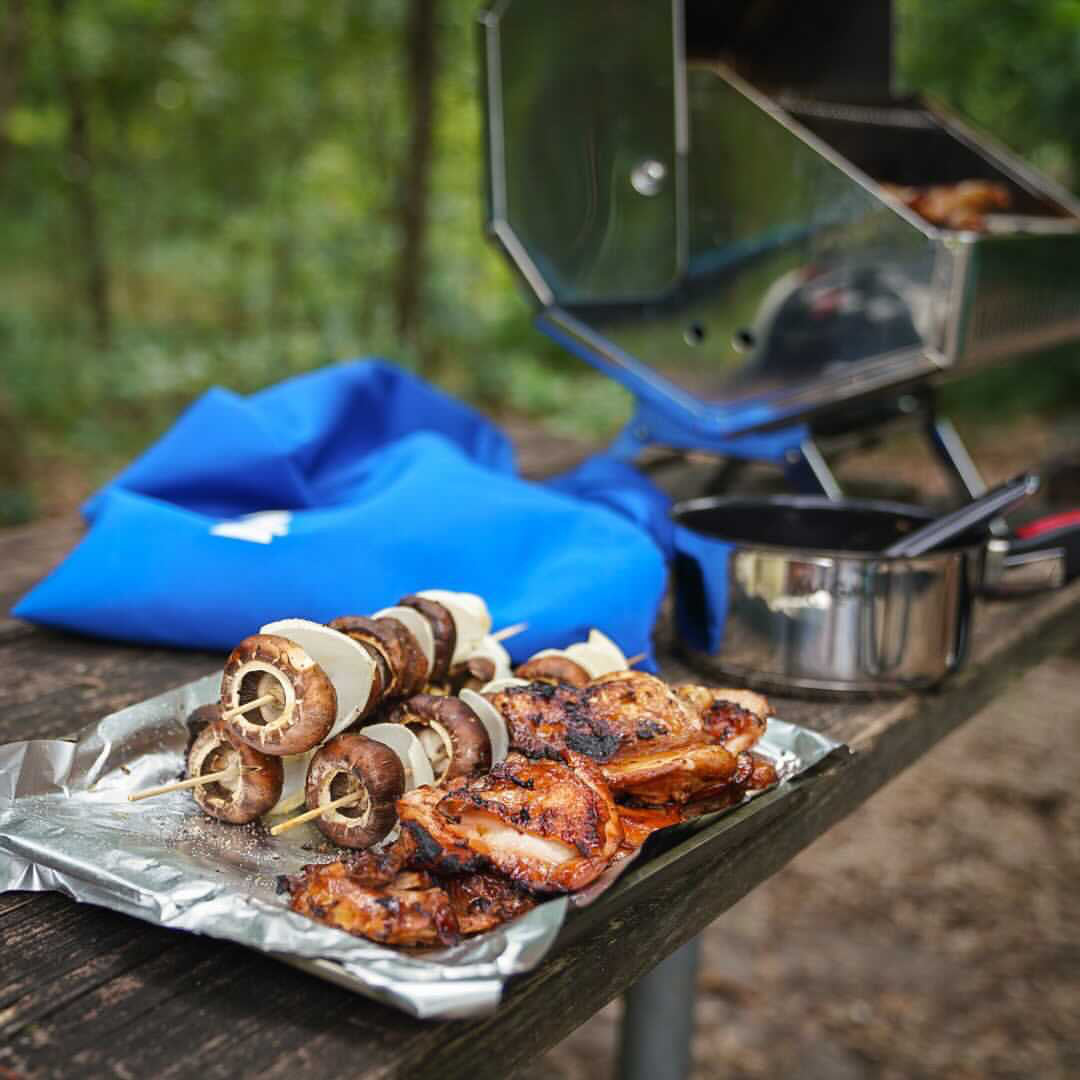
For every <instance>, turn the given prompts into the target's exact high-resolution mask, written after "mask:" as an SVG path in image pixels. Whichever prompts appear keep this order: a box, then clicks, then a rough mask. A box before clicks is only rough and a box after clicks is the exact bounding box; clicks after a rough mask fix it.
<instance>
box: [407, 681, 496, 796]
mask: <svg viewBox="0 0 1080 1080" xmlns="http://www.w3.org/2000/svg"><path fill="white" fill-rule="evenodd" d="M390 722H391V723H397V724H403V725H405V727H407V728H409V729H416V734H417V737H418V738H419V740H420V744H421V745H422V746H423V748H424V752H425V753H426V755H427V758H428V760H429V761H430V762H431V768H432V770H433V772H434V774H435V782H436V783H437V784H438V783H443V782H444V781H446V780H453V779H454V778H455V777H458V776H471V775H472V774H473V773H476V772H487V770H488V769H490V768H491V763H492V762H491V757H492V754H491V751H492V747H491V739H490V738H489V736H488V733H487V731H486V730H485V728H484V725H483V724H482V723H481V721H480V720H479V719H478V718H477V716H476V714H475V713H474V712H473V711H472V709H470V708H469V706H468V705H467V704H465V702H463V701H461V700H460V699H459V698H452V697H442V696H438V695H435V694H416V695H414V696H413V697H411V698H409V699H408V700H407V701H404V702H402V703H401V704H400V705H398V706H397V707H396V708H395V709H394V710H393V712H391V714H390Z"/></svg>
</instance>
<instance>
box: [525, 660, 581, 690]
mask: <svg viewBox="0 0 1080 1080" xmlns="http://www.w3.org/2000/svg"><path fill="white" fill-rule="evenodd" d="M514 674H515V675H516V676H517V677H518V678H519V679H529V680H530V681H531V682H554V683H566V684H568V685H569V686H576V687H577V688H578V689H579V690H580V689H581V688H583V687H586V686H588V685H589V679H590V676H589V673H588V672H587V671H586V670H585V669H584V668H583V667H582V666H581V665H580V664H578V663H575V662H574V661H573V660H571V659H570V658H569V657H566V656H537V657H534V658H533V659H532V660H526V661H525V663H524V664H522V665H520V666H519V667H518V668H517V670H516V671H515V672H514Z"/></svg>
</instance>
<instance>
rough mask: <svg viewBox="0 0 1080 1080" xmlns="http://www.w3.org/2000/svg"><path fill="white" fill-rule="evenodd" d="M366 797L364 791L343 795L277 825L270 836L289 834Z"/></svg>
mask: <svg viewBox="0 0 1080 1080" xmlns="http://www.w3.org/2000/svg"><path fill="white" fill-rule="evenodd" d="M365 795H366V793H365V792H363V791H353V792H351V793H350V794H348V795H342V796H341V798H340V799H334V800H333V801H332V802H328V803H323V804H322V805H321V806H316V807H315V809H314V810H307V811H305V812H304V813H303V814H297V815H296V817H294V818H289V820H288V821H283V822H282V823H281V824H280V825H275V826H274V827H273V828H272V829H271V830H270V835H271V836H279V835H280V834H281V833H283V832H288V831H289V829H294V828H296V826H297V825H303V824H304V822H305V821H314V819H315V818H317V817H322V815H323V814H326V813H329V812H330V811H331V810H336V809H337V808H338V807H339V806H351V805H352V804H353V803H357V802H359V801H360V800H361V799H363V798H364V797H365Z"/></svg>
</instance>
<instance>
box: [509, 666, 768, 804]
mask: <svg viewBox="0 0 1080 1080" xmlns="http://www.w3.org/2000/svg"><path fill="white" fill-rule="evenodd" d="M489 700H490V701H491V703H492V704H493V705H494V706H495V708H496V709H498V711H499V712H500V713H501V714H502V716H503V717H504V719H505V720H506V723H507V727H508V729H509V732H510V743H511V746H513V747H514V748H515V749H516V750H519V751H521V752H522V753H524V754H527V755H528V756H530V757H544V756H547V757H552V758H557V757H558V756H560V755H561V754H562V753H564V752H565V751H566V750H567V749H571V750H577V751H580V752H581V753H583V754H587V755H588V756H589V757H592V758H594V759H595V760H596V761H598V762H599V763H600V765H601V771H602V772H603V775H604V779H605V780H606V781H607V782H608V784H609V785H610V786H611V789H612V790H613V791H614V792H615V793H616V794H617V795H619V796H621V797H623V798H633V799H635V800H638V801H640V802H644V803H648V804H653V805H658V804H662V803H669V802H674V803H685V802H687V801H689V800H691V799H699V798H704V797H706V796H708V795H709V794H711V793H712V792H714V791H715V790H716V789H717V788H718V787H721V786H723V785H724V784H726V783H728V782H729V781H730V780H731V778H732V776H733V774H734V773H735V769H736V764H735V757H734V755H735V754H738V753H740V752H741V751H743V750H745V749H747V748H748V747H749V746H752V745H753V744H754V743H755V742H756V741H757V740H758V738H760V736H761V733H762V732H763V731H764V729H765V718H766V716H767V715H768V712H769V704H768V702H767V701H766V700H765V698H763V697H761V695H760V694H753V693H751V692H749V691H740V690H723V691H717V690H710V689H707V688H706V687H702V686H690V685H687V686H680V687H676V688H675V689H672V688H671V687H669V686H668V685H667V684H666V683H665V682H663V681H662V680H661V679H658V678H656V677H655V676H653V675H649V674H647V673H645V672H642V671H619V672H613V673H612V674H610V675H603V676H601V677H600V678H598V679H595V680H593V681H592V682H591V683H590V684H589V685H588V686H586V687H583V688H576V687H572V686H566V685H562V686H551V685H548V684H545V683H531V684H530V685H528V686H512V687H507V688H506V689H504V690H500V691H498V692H497V693H495V694H492V695H490V696H489Z"/></svg>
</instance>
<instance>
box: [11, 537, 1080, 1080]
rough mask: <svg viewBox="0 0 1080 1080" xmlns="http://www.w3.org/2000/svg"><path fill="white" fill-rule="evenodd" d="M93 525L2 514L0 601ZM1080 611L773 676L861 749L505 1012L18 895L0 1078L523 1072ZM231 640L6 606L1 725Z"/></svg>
mask: <svg viewBox="0 0 1080 1080" xmlns="http://www.w3.org/2000/svg"><path fill="white" fill-rule="evenodd" d="M79 534H80V526H79V524H78V522H77V521H75V520H73V519H72V520H68V519H57V520H50V521H45V522H42V523H39V524H34V525H31V526H27V527H22V528H18V529H13V530H8V531H6V532H0V610H2V611H4V612H6V611H7V610H8V609H9V607H10V604H11V602H12V601H13V600H14V599H15V598H16V597H17V596H18V595H20V594H21V592H22V591H24V590H25V589H26V588H27V587H29V586H30V585H31V584H33V583H34V582H35V581H36V580H37V579H39V578H40V577H41V576H42V575H43V574H44V573H45V572H46V571H47V570H49V569H50V568H51V567H52V566H53V565H54V564H55V563H56V562H58V561H59V559H60V558H62V557H63V555H64V554H65V553H66V552H67V551H68V550H70V548H71V546H72V545H73V544H74V543H75V542H76V540H77V538H78V536H79ZM1078 616H1080V581H1077V582H1074V583H1073V584H1072V585H1070V586H1068V587H1066V588H1065V589H1062V590H1059V591H1057V592H1047V593H1043V594H1039V595H1036V596H1033V597H1030V598H1026V599H1024V600H1020V601H999V602H993V603H986V602H981V603H980V605H979V608H978V611H977V617H976V622H975V633H974V639H973V648H972V655H971V657H970V659H969V661H968V663H967V665H966V667H965V668H964V669H963V670H962V671H960V672H959V673H957V674H956V675H954V676H953V677H951V678H950V679H949V680H947V682H946V683H945V684H944V685H943V686H942V687H941V688H940V689H939V690H938V691H935V692H931V693H925V694H917V695H916V694H912V695H908V696H905V697H900V698H884V699H877V700H873V699H857V700H856V699H844V700H836V699H832V700H797V699H794V698H790V699H789V698H782V697H779V696H777V695H771V697H772V700H773V703H774V711H775V712H776V713H777V715H779V716H781V717H783V718H784V719H787V720H792V721H795V722H797V723H801V724H805V725H807V726H808V727H812V728H815V729H817V730H819V731H823V732H826V733H828V734H829V735H831V736H833V737H835V738H837V739H840V740H843V741H845V742H847V743H848V745H849V746H850V747H851V749H852V751H853V754H852V755H851V756H850V757H849V758H847V759H844V760H838V761H836V762H833V763H830V764H828V765H827V766H826V767H825V768H823V769H821V770H819V772H818V773H817V774H816V775H814V776H813V777H812V778H811V779H810V780H808V781H807V782H805V783H803V784H801V785H800V786H799V788H798V789H797V790H796V791H795V792H794V793H793V795H792V796H791V797H790V798H788V799H785V800H783V801H781V802H779V803H777V804H775V807H776V809H775V810H774V809H773V808H772V807H770V808H768V809H766V810H765V811H764V812H762V813H760V814H755V815H752V816H749V817H748V818H747V819H746V820H745V821H744V822H741V823H740V824H738V825H736V826H735V827H733V828H731V829H729V830H728V831H726V832H725V833H724V834H723V835H722V836H719V837H717V838H716V840H715V841H710V842H709V843H703V844H700V845H698V846H697V847H696V848H695V849H694V850H693V851H692V852H691V853H690V854H689V855H688V856H687V857H686V858H684V859H683V860H681V861H680V862H679V863H678V864H677V866H674V867H672V869H671V870H670V872H658V873H656V874H654V875H652V876H651V877H649V878H648V879H647V880H645V881H644V882H641V883H639V884H638V885H637V886H635V887H634V888H633V889H632V890H631V889H623V888H622V886H621V884H617V885H616V886H615V890H614V891H613V892H612V893H611V894H610V897H611V901H612V902H611V903H610V904H607V905H605V911H606V912H607V915H606V916H605V917H604V918H602V919H597V918H596V917H592V918H585V917H584V916H588V915H589V912H588V910H587V911H586V912H584V913H582V916H572V917H571V920H570V922H569V923H568V933H567V935H566V941H565V942H564V943H562V944H560V945H559V946H557V947H556V949H555V950H554V951H553V952H552V954H551V955H549V957H548V958H547V959H546V960H545V961H544V962H543V963H542V964H541V965H540V967H539V968H538V969H537V970H536V971H534V972H533V973H531V974H529V975H527V976H522V977H519V978H517V979H516V980H514V981H512V982H511V984H510V987H509V990H508V993H507V995H506V998H505V1000H504V1002H503V1004H502V1006H501V1008H500V1009H499V1011H498V1012H497V1014H496V1015H494V1016H492V1017H490V1018H488V1019H483V1020H476V1021H456V1022H437V1023H436V1022H424V1021H418V1020H414V1019H411V1018H410V1017H408V1016H405V1015H404V1014H402V1013H400V1012H397V1011H395V1010H393V1009H391V1008H389V1007H387V1006H384V1005H380V1004H378V1003H375V1002H372V1001H369V1000H367V999H365V998H362V997H359V996H357V995H355V994H353V993H351V992H349V991H346V990H344V989H340V988H338V987H336V986H333V985H331V984H329V983H326V982H323V981H320V980H319V979H316V978H314V977H311V976H309V975H307V974H305V973H303V972H300V971H297V970H294V969H293V968H291V967H288V966H286V965H285V964H283V963H280V962H278V961H275V960H273V959H271V958H269V957H267V956H264V955H262V954H260V953H257V952H255V951H252V950H248V949H244V948H242V947H240V946H236V945H232V944H229V943H224V942H221V941H216V940H212V939H209V938H203V937H196V936H194V935H191V934H186V933H183V932H179V931H169V930H164V929H161V928H158V927H155V926H151V925H149V924H143V923H141V922H138V921H136V920H134V919H131V918H128V917H127V916H124V915H120V914H116V913H113V912H110V911H106V910H103V909H99V908H94V907H90V906H85V905H79V904H75V903H73V902H72V901H70V900H68V899H66V898H65V897H63V896H60V895H59V894H55V893H9V894H6V895H3V896H0V933H2V944H3V948H2V950H0V1042H2V1044H3V1045H2V1046H0V1076H9V1075H12V1074H15V1075H26V1076H67V1075H70V1074H72V1073H75V1072H80V1073H87V1074H90V1075H100V1074H106V1073H107V1074H110V1075H118V1076H143V1077H145V1076H159V1077H166V1076H173V1075H194V1074H197V1075H199V1076H207V1077H212V1076H232V1075H253V1074H259V1075H261V1076H264V1077H266V1078H268V1080H269V1078H270V1077H275V1076H283V1077H288V1078H289V1080H301V1078H303V1077H308V1076H310V1077H313V1078H314V1077H318V1078H319V1080H324V1078H325V1077H327V1076H337V1075H346V1074H348V1075H355V1076H364V1077H369V1076H370V1077H374V1076H379V1077H383V1076H408V1077H410V1078H412V1077H416V1078H422V1077H428V1076H430V1077H439V1078H440V1080H452V1078H454V1077H471V1078H478V1077H486V1076H501V1075H506V1074H508V1073H509V1072H511V1071H512V1070H513V1069H515V1068H516V1067H519V1066H521V1065H522V1064H524V1063H527V1062H529V1061H532V1060H535V1059H536V1058H537V1057H538V1055H540V1054H541V1053H542V1052H543V1051H544V1050H545V1049H547V1048H548V1047H551V1046H552V1045H554V1044H555V1043H556V1042H558V1041H559V1040H560V1039H561V1038H562V1037H563V1036H565V1035H566V1034H567V1033H568V1032H570V1031H572V1030H573V1029H574V1028H575V1027H577V1026H578V1025H579V1024H581V1023H582V1022H584V1021H585V1020H586V1019H587V1018H588V1017H589V1016H591V1015H592V1014H593V1013H594V1012H596V1011H597V1010H598V1009H600V1008H601V1007H602V1006H603V1005H605V1004H606V1003H607V1002H608V1001H610V1000H612V999H613V998H615V997H616V996H617V995H619V994H621V993H623V991H625V990H626V989H627V988H628V987H630V986H631V985H632V984H634V983H635V981H636V980H638V979H639V977H640V976H642V975H643V974H644V973H646V972H648V971H649V969H650V968H652V967H653V966H654V965H656V964H657V962H658V961H660V960H662V959H663V958H664V957H667V956H669V955H670V954H673V953H674V952H675V950H677V949H678V948H679V946H681V945H683V944H684V943H686V942H688V941H690V940H691V939H692V938H693V937H694V936H695V935H696V934H697V933H698V932H699V931H700V930H701V929H702V928H704V927H705V926H706V925H708V924H709V923H710V922H712V921H713V920H714V919H715V918H716V917H717V916H718V915H720V914H721V913H722V912H724V911H725V910H726V909H727V908H729V907H730V906H731V905H732V904H733V903H734V902H735V901H736V900H738V899H739V898H740V897H741V896H743V895H744V894H745V893H747V892H749V891H750V890H751V889H753V888H754V887H755V886H756V885H758V884H759V883H761V882H763V881H764V880H766V879H767V878H768V877H769V876H770V875H772V874H773V873H775V872H776V871H777V870H778V869H779V868H780V867H782V866H783V865H784V864H785V863H786V862H787V861H788V860H789V859H791V858H792V857H793V856H794V855H795V854H796V853H797V852H799V851H800V850H802V849H803V848H804V847H806V846H807V845H808V844H809V843H810V842H811V841H812V840H814V839H815V838H816V837H817V836H819V835H820V834H821V833H823V832H824V831H825V830H827V829H828V828H829V827H830V826H831V825H833V824H834V823H835V822H837V821H839V820H840V819H841V818H843V817H844V816H845V815H847V814H849V813H850V812H851V811H852V810H854V809H855V808H856V807H858V806H859V805H860V804H862V803H863V802H864V801H865V800H866V799H868V798H869V797H870V796H871V795H872V794H873V793H874V792H875V791H876V790H877V789H878V788H880V787H881V786H882V785H883V784H885V783H886V782H887V781H888V780H889V779H891V778H892V777H894V776H895V775H896V774H897V773H899V772H901V771H902V770H903V769H904V768H906V767H907V766H908V765H910V764H911V763H912V762H914V761H915V760H916V759H918V758H919V757H920V756H921V755H922V754H924V753H926V751H927V750H928V749H929V748H930V747H932V746H933V745H934V744H935V743H936V742H937V741H938V740H939V739H941V738H942V737H943V736H945V735H946V734H948V733H949V732H950V731H951V730H953V729H954V728H956V727H957V726H958V725H959V724H961V723H963V722H964V721H965V720H967V719H968V718H970V717H971V716H973V715H974V714H975V713H976V712H978V711H979V710H980V709H981V708H982V707H983V706H984V705H986V704H987V703H988V702H990V701H991V700H993V699H994V698H995V697H997V696H998V695H999V694H1001V693H1002V692H1003V691H1004V690H1005V689H1006V688H1008V687H1009V686H1010V685H1011V684H1013V683H1014V681H1015V680H1017V679H1019V678H1020V677H1021V675H1022V674H1023V673H1024V672H1026V671H1028V670H1029V669H1030V668H1032V667H1033V666H1034V665H1036V664H1037V663H1039V662H1040V661H1042V660H1043V659H1045V658H1046V657H1048V656H1051V655H1055V654H1058V653H1061V652H1064V651H1066V650H1068V649H1070V648H1074V647H1075V646H1076V644H1077V643H1078V642H1080V617H1078ZM658 648H659V651H660V656H661V660H662V668H663V673H664V674H665V675H666V676H667V677H669V678H673V679H678V678H688V677H690V674H691V673H690V672H689V670H688V669H687V668H685V667H684V666H683V665H682V664H681V662H680V661H679V660H678V658H677V657H676V656H675V655H674V652H673V650H672V647H671V641H670V631H669V627H668V622H667V618H666V616H665V617H662V619H661V623H660V625H659V627H658ZM222 659H223V657H222V656H220V655H216V654H213V653H207V652H181V651H170V650H165V649H158V648H147V647H138V646H127V645H119V644H115V643H110V642H104V641H96V640H90V639H87V638H82V637H77V636H74V635H68V634H62V633H54V632H49V631H45V630H41V629H37V628H34V627H31V626H28V625H26V624H23V623H19V622H16V621H15V620H12V619H9V618H6V617H4V616H2V615H0V676H2V677H0V741H10V740H15V739H26V738H31V737H42V738H48V737H56V736H61V735H66V734H69V733H71V732H73V731H74V730H76V729H78V728H79V727H81V726H82V725H84V724H87V723H89V722H91V721H94V720H96V719H98V718H99V717H101V716H102V715H104V714H106V713H109V712H111V711H113V710H116V709H119V708H123V707H125V706H127V705H130V704H132V703H134V702H137V701H140V700H142V699H144V698H147V697H150V696H152V695H155V694H158V693H160V692H162V691H163V690H166V689H168V688H170V687H173V686H176V685H178V684H180V683H183V682H186V681H188V680H190V679H193V678H196V677H198V676H201V675H204V674H206V673H208V672H210V671H212V670H214V669H215V668H220V665H221V662H222ZM578 918H580V919H581V921H580V923H579V924H578V925H577V926H575V920H576V919H578ZM5 1070H8V1071H5Z"/></svg>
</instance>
